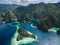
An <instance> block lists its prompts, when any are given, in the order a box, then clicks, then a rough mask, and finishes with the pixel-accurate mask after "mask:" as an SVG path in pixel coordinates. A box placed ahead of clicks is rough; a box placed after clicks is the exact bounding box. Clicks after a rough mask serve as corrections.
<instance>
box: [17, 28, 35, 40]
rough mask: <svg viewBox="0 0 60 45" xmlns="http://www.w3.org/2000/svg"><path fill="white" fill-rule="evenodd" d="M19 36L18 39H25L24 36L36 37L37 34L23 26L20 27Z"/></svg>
mask: <svg viewBox="0 0 60 45" xmlns="http://www.w3.org/2000/svg"><path fill="white" fill-rule="evenodd" d="M18 33H19V35H18V37H17V41H19V40H21V39H23V38H24V37H31V38H34V39H35V38H36V37H35V35H33V34H29V33H28V32H27V31H25V30H24V29H23V28H19V29H18Z"/></svg>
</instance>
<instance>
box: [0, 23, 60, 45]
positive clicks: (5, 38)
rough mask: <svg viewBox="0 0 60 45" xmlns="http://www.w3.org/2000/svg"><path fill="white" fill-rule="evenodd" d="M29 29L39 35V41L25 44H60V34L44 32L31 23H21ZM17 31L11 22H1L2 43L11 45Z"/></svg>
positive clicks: (1, 44) (0, 40) (0, 35)
mask: <svg viewBox="0 0 60 45" xmlns="http://www.w3.org/2000/svg"><path fill="white" fill-rule="evenodd" d="M20 26H21V27H23V28H24V29H26V30H27V31H30V32H32V33H33V34H35V35H37V36H38V40H39V42H32V43H29V44H24V45H60V36H58V35H57V34H56V33H53V32H50V33H44V32H41V31H40V30H38V29H37V28H33V27H31V23H26V24H23V25H20ZM15 31H16V26H11V25H9V24H0V45H10V40H11V38H12V36H13V34H14V33H15Z"/></svg>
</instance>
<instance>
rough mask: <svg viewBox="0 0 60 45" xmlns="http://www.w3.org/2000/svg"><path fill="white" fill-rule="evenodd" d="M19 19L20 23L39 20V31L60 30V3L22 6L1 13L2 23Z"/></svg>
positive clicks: (0, 19)
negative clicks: (53, 28) (55, 28)
mask: <svg viewBox="0 0 60 45" xmlns="http://www.w3.org/2000/svg"><path fill="white" fill-rule="evenodd" d="M12 19H17V20H18V21H19V22H22V23H25V22H30V21H31V20H32V19H35V20H38V24H37V26H38V28H39V29H43V30H44V29H45V31H47V29H49V28H52V27H59V28H60V2H59V3H48V4H45V3H43V2H42V3H39V4H30V5H28V6H20V7H18V8H16V9H14V10H13V11H11V10H7V11H5V12H3V11H2V12H1V11H0V22H2V21H9V20H12Z"/></svg>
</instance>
